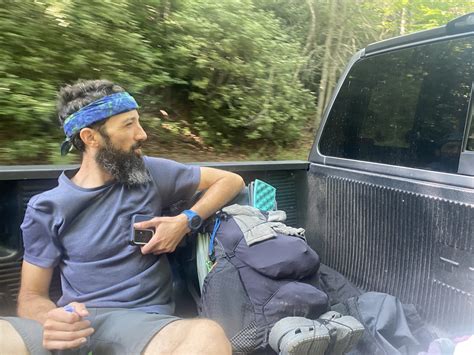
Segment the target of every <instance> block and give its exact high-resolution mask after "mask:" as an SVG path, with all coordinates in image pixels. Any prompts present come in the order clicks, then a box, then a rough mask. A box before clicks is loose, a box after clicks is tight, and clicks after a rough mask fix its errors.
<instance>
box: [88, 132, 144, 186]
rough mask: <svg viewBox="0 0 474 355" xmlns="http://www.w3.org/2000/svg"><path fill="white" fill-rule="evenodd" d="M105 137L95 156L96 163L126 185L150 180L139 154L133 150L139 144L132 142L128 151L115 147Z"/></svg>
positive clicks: (138, 146) (134, 184)
mask: <svg viewBox="0 0 474 355" xmlns="http://www.w3.org/2000/svg"><path fill="white" fill-rule="evenodd" d="M104 138H105V146H104V147H101V148H100V149H99V151H98V152H97V155H96V156H95V160H96V162H97V164H99V166H100V167H101V168H103V169H104V170H105V171H106V172H108V173H109V174H110V175H112V177H113V178H114V179H115V180H116V181H118V182H120V183H122V184H124V185H127V186H137V185H142V184H146V183H148V182H149V181H151V176H150V174H149V172H148V169H147V168H146V166H145V162H144V161H143V157H142V156H141V154H138V153H136V152H135V149H138V148H140V146H141V144H140V143H137V144H134V145H133V146H132V147H131V148H130V150H129V151H128V152H126V151H123V150H120V149H116V148H115V147H114V146H113V145H112V143H111V142H110V138H108V137H104Z"/></svg>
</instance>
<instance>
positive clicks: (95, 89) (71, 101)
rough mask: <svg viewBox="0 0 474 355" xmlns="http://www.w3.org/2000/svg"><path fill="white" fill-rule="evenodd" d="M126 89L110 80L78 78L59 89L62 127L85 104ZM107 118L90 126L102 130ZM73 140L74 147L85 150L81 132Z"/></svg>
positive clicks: (59, 114) (59, 110) (58, 107)
mask: <svg viewBox="0 0 474 355" xmlns="http://www.w3.org/2000/svg"><path fill="white" fill-rule="evenodd" d="M124 91H125V90H124V89H123V88H122V87H121V86H119V85H117V84H114V83H112V82H111V81H108V80H78V81H76V82H75V83H74V84H72V85H66V86H64V87H62V88H61V89H60V90H59V93H58V101H57V110H58V118H59V122H60V124H61V127H63V126H64V121H65V120H66V118H67V117H69V116H70V115H72V114H73V113H74V112H76V111H79V110H80V109H81V108H83V107H84V106H87V105H89V104H90V103H91V102H94V101H96V100H98V99H100V98H102V97H104V96H108V95H112V94H115V93H117V92H124ZM106 121H107V120H106V119H105V120H103V121H99V122H96V123H94V124H92V125H90V126H88V127H89V128H94V129H97V130H99V131H100V132H101V133H102V134H105V133H104V132H103V131H101V128H102V126H103V125H104V124H105V122H106ZM71 142H72V145H73V146H74V148H76V149H77V150H78V151H79V152H81V153H83V152H84V151H85V148H86V146H85V144H84V142H83V141H82V139H81V137H80V136H79V132H78V133H76V134H74V135H73V136H72V137H71Z"/></svg>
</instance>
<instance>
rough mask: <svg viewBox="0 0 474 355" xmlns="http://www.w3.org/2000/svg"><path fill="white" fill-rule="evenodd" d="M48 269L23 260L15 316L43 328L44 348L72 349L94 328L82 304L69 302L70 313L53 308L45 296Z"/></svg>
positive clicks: (50, 270)
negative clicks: (86, 318) (31, 321)
mask: <svg viewBox="0 0 474 355" xmlns="http://www.w3.org/2000/svg"><path fill="white" fill-rule="evenodd" d="M52 276H53V269H52V268H41V267H38V266H35V265H33V264H30V263H28V262H26V261H23V266H22V270H21V287H20V292H19V294H18V316H20V317H23V318H29V319H33V320H36V321H38V322H40V323H41V324H42V325H43V327H44V332H43V346H44V347H45V348H46V349H49V350H53V349H73V348H77V347H79V346H81V345H82V344H83V343H85V342H86V337H88V336H89V335H91V334H92V333H93V332H94V330H93V329H92V328H91V327H90V322H89V321H87V320H83V317H85V316H87V315H88V312H87V309H86V307H85V305H83V304H81V303H76V302H74V303H72V304H71V306H72V307H73V309H74V311H73V312H67V311H65V310H64V308H57V307H56V305H55V304H54V303H53V302H52V301H51V300H50V299H49V286H50V284H51V278H52Z"/></svg>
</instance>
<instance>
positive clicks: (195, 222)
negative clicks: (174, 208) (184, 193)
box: [183, 210, 202, 232]
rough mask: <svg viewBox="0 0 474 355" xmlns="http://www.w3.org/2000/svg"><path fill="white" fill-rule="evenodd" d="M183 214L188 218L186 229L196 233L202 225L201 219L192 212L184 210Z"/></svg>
mask: <svg viewBox="0 0 474 355" xmlns="http://www.w3.org/2000/svg"><path fill="white" fill-rule="evenodd" d="M183 214H184V215H185V216H186V217H187V218H188V227H189V229H191V231H192V232H195V231H197V230H198V229H199V228H200V227H201V225H202V218H201V216H200V215H198V214H197V213H196V212H194V211H193V210H184V211H183Z"/></svg>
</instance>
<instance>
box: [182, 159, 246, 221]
mask: <svg viewBox="0 0 474 355" xmlns="http://www.w3.org/2000/svg"><path fill="white" fill-rule="evenodd" d="M244 187H245V183H244V180H243V179H242V177H241V176H240V175H237V174H234V173H231V172H229V171H224V170H219V169H213V168H201V180H200V182H199V186H198V191H204V190H206V192H205V193H204V195H203V196H202V197H201V198H200V199H199V201H197V202H196V204H195V205H194V206H193V207H191V209H192V210H193V211H194V212H196V213H197V214H199V216H201V217H202V219H206V218H208V217H210V216H211V215H212V214H213V213H215V212H216V211H217V210H219V209H220V208H221V207H222V206H224V205H225V204H226V203H227V202H229V201H230V200H232V199H233V198H234V197H235V196H237V194H238V193H239V192H240V191H242V189H243V188H244Z"/></svg>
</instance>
